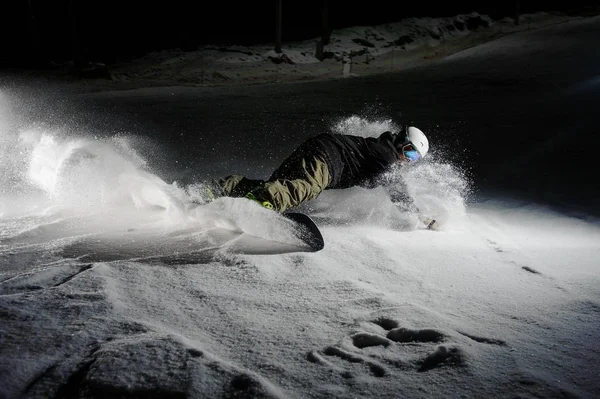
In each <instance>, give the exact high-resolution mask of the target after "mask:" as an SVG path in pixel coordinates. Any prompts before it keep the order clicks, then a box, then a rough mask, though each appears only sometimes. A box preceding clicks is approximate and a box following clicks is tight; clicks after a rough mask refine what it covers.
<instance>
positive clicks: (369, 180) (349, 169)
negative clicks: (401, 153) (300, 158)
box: [305, 132, 405, 189]
mask: <svg viewBox="0 0 600 399" xmlns="http://www.w3.org/2000/svg"><path fill="white" fill-rule="evenodd" d="M404 139H405V135H404V133H399V134H394V133H392V132H385V133H383V134H381V135H380V136H379V137H368V138H364V137H359V136H349V135H341V134H320V135H318V136H316V137H314V138H312V139H311V140H309V141H308V142H307V143H305V145H309V146H311V147H312V149H311V150H312V153H313V154H315V155H320V156H321V157H322V158H323V159H324V160H325V162H327V165H328V166H329V173H330V175H331V183H330V184H329V186H328V187H327V188H333V189H338V188H349V187H352V186H364V187H374V186H376V185H377V184H376V182H375V180H376V179H377V177H378V176H380V175H381V174H382V173H383V172H385V171H387V170H388V169H389V168H390V167H391V166H392V165H393V164H395V163H396V162H398V150H397V149H396V146H397V145H398V143H399V142H404ZM400 144H402V143H400Z"/></svg>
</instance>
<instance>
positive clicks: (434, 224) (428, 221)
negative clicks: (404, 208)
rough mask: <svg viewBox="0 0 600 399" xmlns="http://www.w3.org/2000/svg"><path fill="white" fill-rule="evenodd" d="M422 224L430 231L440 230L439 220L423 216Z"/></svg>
mask: <svg viewBox="0 0 600 399" xmlns="http://www.w3.org/2000/svg"><path fill="white" fill-rule="evenodd" d="M421 222H423V224H424V225H425V227H427V229H429V230H435V231H438V230H439V229H440V227H441V226H440V224H439V222H438V221H437V220H435V219H433V218H429V217H425V216H421Z"/></svg>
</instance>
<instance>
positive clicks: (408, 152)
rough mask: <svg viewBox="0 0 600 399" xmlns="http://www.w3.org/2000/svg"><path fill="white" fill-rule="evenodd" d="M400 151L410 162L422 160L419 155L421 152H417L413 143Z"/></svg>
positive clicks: (407, 144)
mask: <svg viewBox="0 0 600 399" xmlns="http://www.w3.org/2000/svg"><path fill="white" fill-rule="evenodd" d="M400 149H401V150H402V154H403V155H404V157H405V158H406V159H408V161H409V162H416V161H418V160H419V159H421V154H419V151H417V149H416V148H415V146H414V145H412V143H406V144H404V145H403V146H402V147H401V148H400Z"/></svg>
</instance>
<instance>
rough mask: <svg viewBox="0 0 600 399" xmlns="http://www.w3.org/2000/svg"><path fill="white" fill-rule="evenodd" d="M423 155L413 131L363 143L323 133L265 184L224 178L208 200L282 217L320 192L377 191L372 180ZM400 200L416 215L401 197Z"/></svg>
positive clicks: (421, 137)
mask: <svg viewBox="0 0 600 399" xmlns="http://www.w3.org/2000/svg"><path fill="white" fill-rule="evenodd" d="M428 151H429V141H428V140H427V137H426V136H425V134H424V133H423V132H422V131H421V130H420V129H418V128H416V127H414V126H408V127H405V128H403V129H401V130H400V131H399V132H397V133H393V132H391V131H386V132H384V133H382V134H381V135H380V136H379V137H369V138H364V137H359V136H352V135H342V134H330V133H323V134H319V135H317V136H315V137H312V138H310V139H308V140H307V141H305V142H304V143H303V144H301V145H300V146H299V147H298V148H297V149H296V150H295V151H293V152H292V154H291V155H290V156H289V157H287V158H286V159H285V160H284V161H283V162H282V164H281V165H280V166H279V167H278V168H277V169H276V170H275V171H274V172H273V174H272V175H271V177H270V178H269V179H268V180H266V181H264V180H255V179H248V178H246V177H244V176H240V175H230V176H228V177H226V178H224V179H221V180H220V181H219V182H218V184H217V185H216V187H218V188H217V189H215V190H214V191H218V192H215V193H214V194H216V195H215V196H218V195H223V196H229V197H246V198H249V199H251V200H254V201H257V202H258V203H259V204H261V205H262V206H264V207H265V208H268V209H273V210H275V211H278V212H284V211H286V210H288V209H290V208H294V207H296V206H298V205H300V204H301V203H303V202H305V201H309V200H312V199H314V198H317V197H318V196H319V194H320V193H321V192H322V191H323V190H326V189H343V188H350V187H353V186H362V187H368V188H373V187H375V186H377V185H379V183H378V182H377V179H378V177H379V176H380V175H381V174H382V173H383V172H385V171H387V170H389V168H391V167H392V166H393V165H395V164H400V165H403V164H408V163H412V162H417V161H419V160H420V159H422V158H423V157H425V156H426V155H427V152H428ZM213 188H215V186H213ZM400 195H402V193H400ZM404 197H405V198H404V200H408V201H409V204H408V205H409V207H411V208H413V210H416V208H415V207H414V205H412V201H411V200H410V199H409V198H408V196H407V195H406V193H404ZM422 220H423V219H422ZM424 222H425V223H426V224H427V225H428V227H429V228H434V227H435V223H436V222H435V221H434V220H432V219H427V220H424Z"/></svg>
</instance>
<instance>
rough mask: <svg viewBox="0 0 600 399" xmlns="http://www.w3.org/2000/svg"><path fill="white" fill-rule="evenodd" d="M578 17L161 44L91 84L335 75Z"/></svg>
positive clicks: (412, 21)
mask: <svg viewBox="0 0 600 399" xmlns="http://www.w3.org/2000/svg"><path fill="white" fill-rule="evenodd" d="M574 19H579V17H572V16H571V17H570V16H565V15H558V14H553V13H545V12H539V13H534V14H524V15H522V17H521V19H520V24H519V25H515V22H514V19H513V18H504V19H500V20H493V19H491V18H490V17H489V16H487V15H481V14H479V13H477V12H473V13H471V14H461V15H456V16H454V17H445V18H407V19H403V20H401V21H398V22H396V23H389V24H383V25H377V26H356V27H350V28H346V29H340V30H335V31H333V32H332V34H331V38H330V43H329V44H327V45H325V46H324V47H323V54H322V56H321V58H320V59H319V58H317V43H318V42H319V40H320V38H313V39H310V40H305V41H301V42H284V43H283V46H282V52H281V53H276V52H275V50H274V44H273V43H265V44H264V45H254V46H235V45H230V46H214V45H207V46H201V47H199V48H198V50H196V51H181V50H177V49H175V50H163V51H159V52H152V53H149V54H147V55H145V56H143V57H141V58H139V59H136V60H134V61H133V62H131V61H128V62H126V63H123V64H121V65H119V64H117V65H112V66H111V67H110V71H109V75H110V79H109V80H108V81H106V80H96V81H95V82H94V83H93V84H91V85H89V86H88V89H92V88H93V89H96V88H97V87H100V88H102V89H108V88H133V87H140V86H156V85H192V86H215V85H219V86H222V85H240V84H264V83H282V82H294V81H307V80H322V79H337V78H347V77H353V76H365V75H372V74H377V73H384V72H392V71H399V70H403V69H407V68H411V67H415V66H419V65H423V64H426V63H429V62H431V61H435V60H438V59H440V58H442V57H444V56H447V55H449V54H453V53H456V52H458V51H460V50H463V49H465V48H469V47H473V46H476V45H478V44H481V43H484V42H487V41H489V40H492V39H495V38H498V37H501V36H503V35H506V34H510V33H514V32H519V31H527V30H531V29H535V28H540V27H544V26H551V25H554V24H560V23H563V22H566V21H571V20H574Z"/></svg>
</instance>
